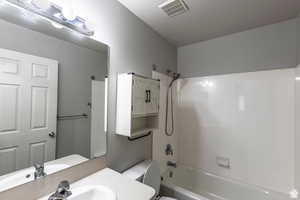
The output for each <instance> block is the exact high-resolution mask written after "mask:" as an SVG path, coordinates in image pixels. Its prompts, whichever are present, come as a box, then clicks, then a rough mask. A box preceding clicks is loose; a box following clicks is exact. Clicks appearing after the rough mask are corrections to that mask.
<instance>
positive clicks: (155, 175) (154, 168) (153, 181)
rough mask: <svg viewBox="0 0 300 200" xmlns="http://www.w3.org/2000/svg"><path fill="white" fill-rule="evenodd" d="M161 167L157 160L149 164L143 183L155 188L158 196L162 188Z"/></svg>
mask: <svg viewBox="0 0 300 200" xmlns="http://www.w3.org/2000/svg"><path fill="white" fill-rule="evenodd" d="M160 182H161V180H160V168H159V165H158V163H157V162H156V161H152V162H151V164H150V165H149V167H148V169H147V171H146V173H145V175H144V179H143V183H144V184H146V185H148V186H150V187H152V188H153V189H154V190H155V194H156V196H157V195H158V193H159V189H160Z"/></svg>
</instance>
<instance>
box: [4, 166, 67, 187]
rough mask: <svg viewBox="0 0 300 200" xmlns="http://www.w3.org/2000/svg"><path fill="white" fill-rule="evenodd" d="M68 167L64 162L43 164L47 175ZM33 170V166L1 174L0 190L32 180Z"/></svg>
mask: <svg viewBox="0 0 300 200" xmlns="http://www.w3.org/2000/svg"><path fill="white" fill-rule="evenodd" d="M68 167H70V166H69V165H66V164H53V165H45V173H46V174H47V175H49V174H53V173H55V172H57V171H60V170H63V169H66V168H68ZM34 171H35V169H34V168H33V167H30V168H27V169H24V170H20V171H17V172H14V173H11V174H8V175H5V176H3V177H2V178H1V179H0V192H1V191H4V190H7V189H9V188H12V187H15V186H18V185H22V184H24V183H28V182H30V181H33V180H34Z"/></svg>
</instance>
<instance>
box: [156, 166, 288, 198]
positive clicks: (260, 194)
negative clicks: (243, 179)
mask: <svg viewBox="0 0 300 200" xmlns="http://www.w3.org/2000/svg"><path fill="white" fill-rule="evenodd" d="M161 193H162V194H163V195H167V196H172V197H175V198H178V199H180V200H290V198H289V196H288V195H287V194H281V193H277V192H274V191H270V190H266V189H264V188H259V187H256V186H251V185H248V184H244V183H240V182H238V181H233V180H228V179H224V178H222V177H219V176H216V175H213V174H210V173H207V172H204V171H202V170H195V169H190V168H187V167H183V166H178V167H177V168H176V169H168V170H167V171H166V173H164V174H163V181H162V187H161Z"/></svg>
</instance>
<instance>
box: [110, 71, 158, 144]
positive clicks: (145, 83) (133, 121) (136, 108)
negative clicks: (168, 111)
mask: <svg viewBox="0 0 300 200" xmlns="http://www.w3.org/2000/svg"><path fill="white" fill-rule="evenodd" d="M117 85H118V89H117V119H116V133H117V134H119V135H124V136H128V137H131V138H132V137H138V136H141V135H143V134H147V133H149V131H151V130H152V129H153V128H155V127H154V125H153V124H155V123H153V121H155V120H156V118H158V112H159V91H160V82H159V80H154V79H150V78H146V77H142V76H138V75H135V74H133V73H124V74H119V75H118V84H117Z"/></svg>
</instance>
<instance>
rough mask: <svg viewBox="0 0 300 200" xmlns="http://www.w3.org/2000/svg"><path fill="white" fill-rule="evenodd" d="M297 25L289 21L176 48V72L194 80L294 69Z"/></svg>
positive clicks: (295, 20)
mask: <svg viewBox="0 0 300 200" xmlns="http://www.w3.org/2000/svg"><path fill="white" fill-rule="evenodd" d="M298 22H299V19H293V20H289V21H285V22H282V23H278V24H273V25H269V26H265V27H261V28H257V29H253V30H249V31H245V32H241V33H237V34H233V35H229V36H225V37H220V38H217V39H213V40H209V41H205V42H200V43H196V44H192V45H188V46H184V47H180V48H179V49H178V71H179V72H180V73H181V74H182V75H183V77H194V76H206V75H216V74H227V73H239V72H251V71H258V70H268V69H277V68H290V67H295V66H296V65H297V54H298V53H297V23H298ZM298 35H299V34H298ZM299 54H300V51H299Z"/></svg>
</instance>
